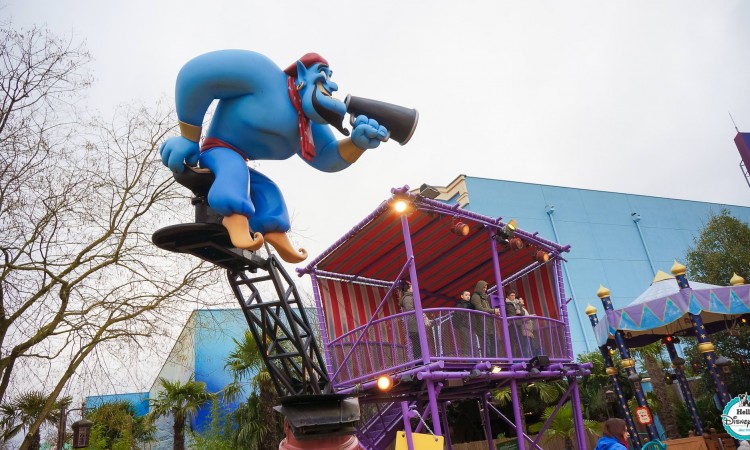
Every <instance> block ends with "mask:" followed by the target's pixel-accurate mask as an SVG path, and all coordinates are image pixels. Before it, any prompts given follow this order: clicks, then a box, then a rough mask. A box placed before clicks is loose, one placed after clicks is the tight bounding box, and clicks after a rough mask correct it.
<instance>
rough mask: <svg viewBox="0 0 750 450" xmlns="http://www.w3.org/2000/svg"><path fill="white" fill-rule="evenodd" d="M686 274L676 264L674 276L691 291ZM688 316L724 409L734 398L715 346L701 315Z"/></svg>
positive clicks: (682, 268)
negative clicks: (725, 378)
mask: <svg viewBox="0 0 750 450" xmlns="http://www.w3.org/2000/svg"><path fill="white" fill-rule="evenodd" d="M685 273H686V268H685V266H683V265H681V264H677V263H676V262H675V265H674V266H672V274H673V275H674V276H675V279H676V281H677V284H678V285H679V286H680V290H689V289H690V283H689V282H688V279H687V277H686V276H685ZM688 315H689V317H690V322H691V323H692V324H693V330H694V331H695V337H696V339H697V340H698V351H700V352H701V354H702V355H703V358H704V359H705V360H706V365H707V366H708V371H709V373H710V374H711V378H712V379H713V381H714V387H716V394H717V395H718V397H719V401H720V402H721V406H722V408H723V407H724V406H726V404H727V403H729V400H731V399H732V397H731V396H730V395H729V391H727V387H726V385H725V384H724V378H723V377H722V376H721V372H720V370H721V369H719V368H718V367H717V366H716V352H715V348H714V344H713V343H712V342H711V341H709V340H708V333H707V332H706V328H705V326H704V325H703V318H702V317H701V316H700V314H693V313H691V312H688Z"/></svg>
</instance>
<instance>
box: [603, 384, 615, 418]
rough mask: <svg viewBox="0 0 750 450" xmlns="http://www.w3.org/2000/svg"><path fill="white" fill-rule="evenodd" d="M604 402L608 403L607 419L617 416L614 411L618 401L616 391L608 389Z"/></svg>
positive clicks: (605, 392)
mask: <svg viewBox="0 0 750 450" xmlns="http://www.w3.org/2000/svg"><path fill="white" fill-rule="evenodd" d="M604 400H605V401H606V402H607V418H611V417H613V416H614V415H615V413H614V409H615V406H614V405H615V402H617V399H616V398H615V391H613V390H612V389H607V390H606V391H604Z"/></svg>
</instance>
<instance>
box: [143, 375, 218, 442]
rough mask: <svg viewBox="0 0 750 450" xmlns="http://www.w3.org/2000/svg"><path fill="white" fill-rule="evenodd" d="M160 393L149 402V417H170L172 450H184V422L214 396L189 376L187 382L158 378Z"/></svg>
mask: <svg viewBox="0 0 750 450" xmlns="http://www.w3.org/2000/svg"><path fill="white" fill-rule="evenodd" d="M159 383H160V384H161V386H162V391H161V392H159V395H158V396H157V397H156V399H154V400H151V407H152V410H151V417H152V419H153V420H156V419H158V418H159V417H162V416H168V415H170V414H171V415H172V417H173V419H174V422H173V424H172V429H173V430H174V441H173V442H174V443H173V445H172V448H173V449H174V450H185V420H187V419H192V418H193V417H194V416H195V414H196V413H197V412H198V409H199V408H200V407H201V406H203V405H206V404H208V403H209V402H211V399H213V397H214V395H213V394H211V393H209V392H208V391H207V390H206V383H204V382H202V381H195V380H194V379H193V377H192V376H191V377H190V379H189V380H188V381H186V382H185V383H181V382H180V381H169V380H167V379H165V378H163V377H159Z"/></svg>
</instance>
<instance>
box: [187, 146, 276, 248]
mask: <svg viewBox="0 0 750 450" xmlns="http://www.w3.org/2000/svg"><path fill="white" fill-rule="evenodd" d="M199 161H200V165H201V167H205V168H207V169H210V170H211V172H213V173H214V176H215V177H216V179H215V180H214V182H213V184H212V185H211V188H210V189H209V190H208V204H209V206H211V208H213V209H214V210H215V211H216V212H218V213H219V214H221V215H222V216H224V219H223V220H222V221H221V223H222V225H224V227H225V228H226V229H227V232H228V233H229V238H230V240H231V241H232V245H234V246H235V247H237V248H244V249H248V250H258V249H259V248H260V247H261V246H262V245H263V236H262V235H261V234H260V233H258V232H256V233H251V232H250V225H249V221H250V218H251V217H252V216H253V214H254V213H255V208H254V207H253V204H252V203H251V201H250V196H249V192H248V187H249V184H248V182H249V180H248V177H249V174H248V169H247V164H245V159H244V158H242V157H241V156H240V155H238V154H237V153H236V152H234V151H233V150H230V149H227V148H223V147H215V148H212V149H211V150H207V151H205V152H203V153H201V156H200V159H199Z"/></svg>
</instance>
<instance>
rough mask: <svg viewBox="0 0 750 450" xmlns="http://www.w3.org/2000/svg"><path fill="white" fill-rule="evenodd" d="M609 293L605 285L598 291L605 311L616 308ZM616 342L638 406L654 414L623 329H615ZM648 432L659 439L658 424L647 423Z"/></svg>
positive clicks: (652, 438)
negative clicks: (649, 405) (642, 386)
mask: <svg viewBox="0 0 750 450" xmlns="http://www.w3.org/2000/svg"><path fill="white" fill-rule="evenodd" d="M609 294H610V292H609V289H607V288H605V287H603V286H602V287H600V288H599V291H598V292H597V293H596V295H597V296H598V297H599V298H600V299H601V301H602V305H604V310H605V311H613V310H614V307H613V306H612V298H611V297H610V296H609ZM615 343H617V348H618V349H619V350H620V358H622V367H624V368H625V371H626V372H627V373H628V379H630V380H631V381H632V385H633V392H634V393H635V400H636V401H637V402H638V406H640V407H643V408H646V409H648V411H649V413H650V414H651V415H652V416H653V414H654V413H653V412H652V411H651V408H649V407H648V403H647V402H646V395H645V394H644V393H643V389H642V388H641V382H640V379H639V378H638V377H639V375H638V371H637V370H636V369H635V360H634V359H633V358H631V356H630V349H629V348H628V346H627V345H626V344H625V338H623V337H622V331H620V330H616V331H615ZM646 434H648V439H649V440H650V441H653V440H655V439H659V433H658V431H657V430H656V425H654V424H653V423H652V424H651V425H646Z"/></svg>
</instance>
